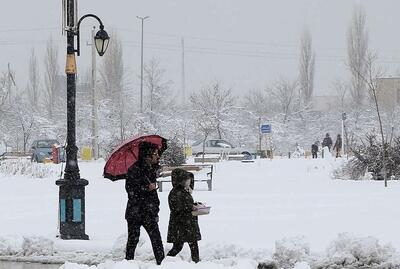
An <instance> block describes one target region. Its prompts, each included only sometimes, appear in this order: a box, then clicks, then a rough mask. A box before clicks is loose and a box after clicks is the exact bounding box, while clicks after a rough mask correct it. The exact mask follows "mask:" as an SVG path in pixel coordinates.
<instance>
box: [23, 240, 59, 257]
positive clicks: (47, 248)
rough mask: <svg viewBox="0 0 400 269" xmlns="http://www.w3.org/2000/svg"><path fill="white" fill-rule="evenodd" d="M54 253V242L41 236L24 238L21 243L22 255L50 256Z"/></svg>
mask: <svg viewBox="0 0 400 269" xmlns="http://www.w3.org/2000/svg"><path fill="white" fill-rule="evenodd" d="M53 252H54V242H53V241H52V240H50V239H47V238H44V237H42V236H29V237H24V239H23V242H22V254H23V255H24V256H30V255H35V256H36V255H46V256H50V255H52V254H53Z"/></svg>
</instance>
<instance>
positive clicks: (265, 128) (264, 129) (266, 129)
mask: <svg viewBox="0 0 400 269" xmlns="http://www.w3.org/2000/svg"><path fill="white" fill-rule="evenodd" d="M260 132H261V133H262V134H269V133H271V124H261V126H260Z"/></svg>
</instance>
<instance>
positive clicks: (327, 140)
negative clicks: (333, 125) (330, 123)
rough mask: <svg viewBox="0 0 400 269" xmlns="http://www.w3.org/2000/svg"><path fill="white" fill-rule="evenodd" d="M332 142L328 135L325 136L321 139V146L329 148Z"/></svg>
mask: <svg viewBox="0 0 400 269" xmlns="http://www.w3.org/2000/svg"><path fill="white" fill-rule="evenodd" d="M332 144H333V142H332V139H331V138H330V137H329V136H328V137H325V138H324V140H323V141H322V146H323V147H328V148H329V149H331V147H332Z"/></svg>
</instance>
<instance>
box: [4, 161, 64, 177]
mask: <svg viewBox="0 0 400 269" xmlns="http://www.w3.org/2000/svg"><path fill="white" fill-rule="evenodd" d="M59 173H60V167H59V165H55V164H42V163H32V162H31V161H30V160H27V159H11V160H3V161H1V162H0V174H3V175H5V176H27V177H31V178H46V177H55V176H56V175H57V174H59Z"/></svg>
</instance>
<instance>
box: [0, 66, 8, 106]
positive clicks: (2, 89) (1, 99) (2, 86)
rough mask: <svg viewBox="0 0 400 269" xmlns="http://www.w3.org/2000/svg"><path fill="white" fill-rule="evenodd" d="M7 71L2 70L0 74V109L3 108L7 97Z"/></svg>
mask: <svg viewBox="0 0 400 269" xmlns="http://www.w3.org/2000/svg"><path fill="white" fill-rule="evenodd" d="M7 82H8V72H2V73H1V75H0V111H2V110H3V106H4V105H5V104H6V101H7V99H8V94H9V89H8V85H7V84H8V83H7Z"/></svg>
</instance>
